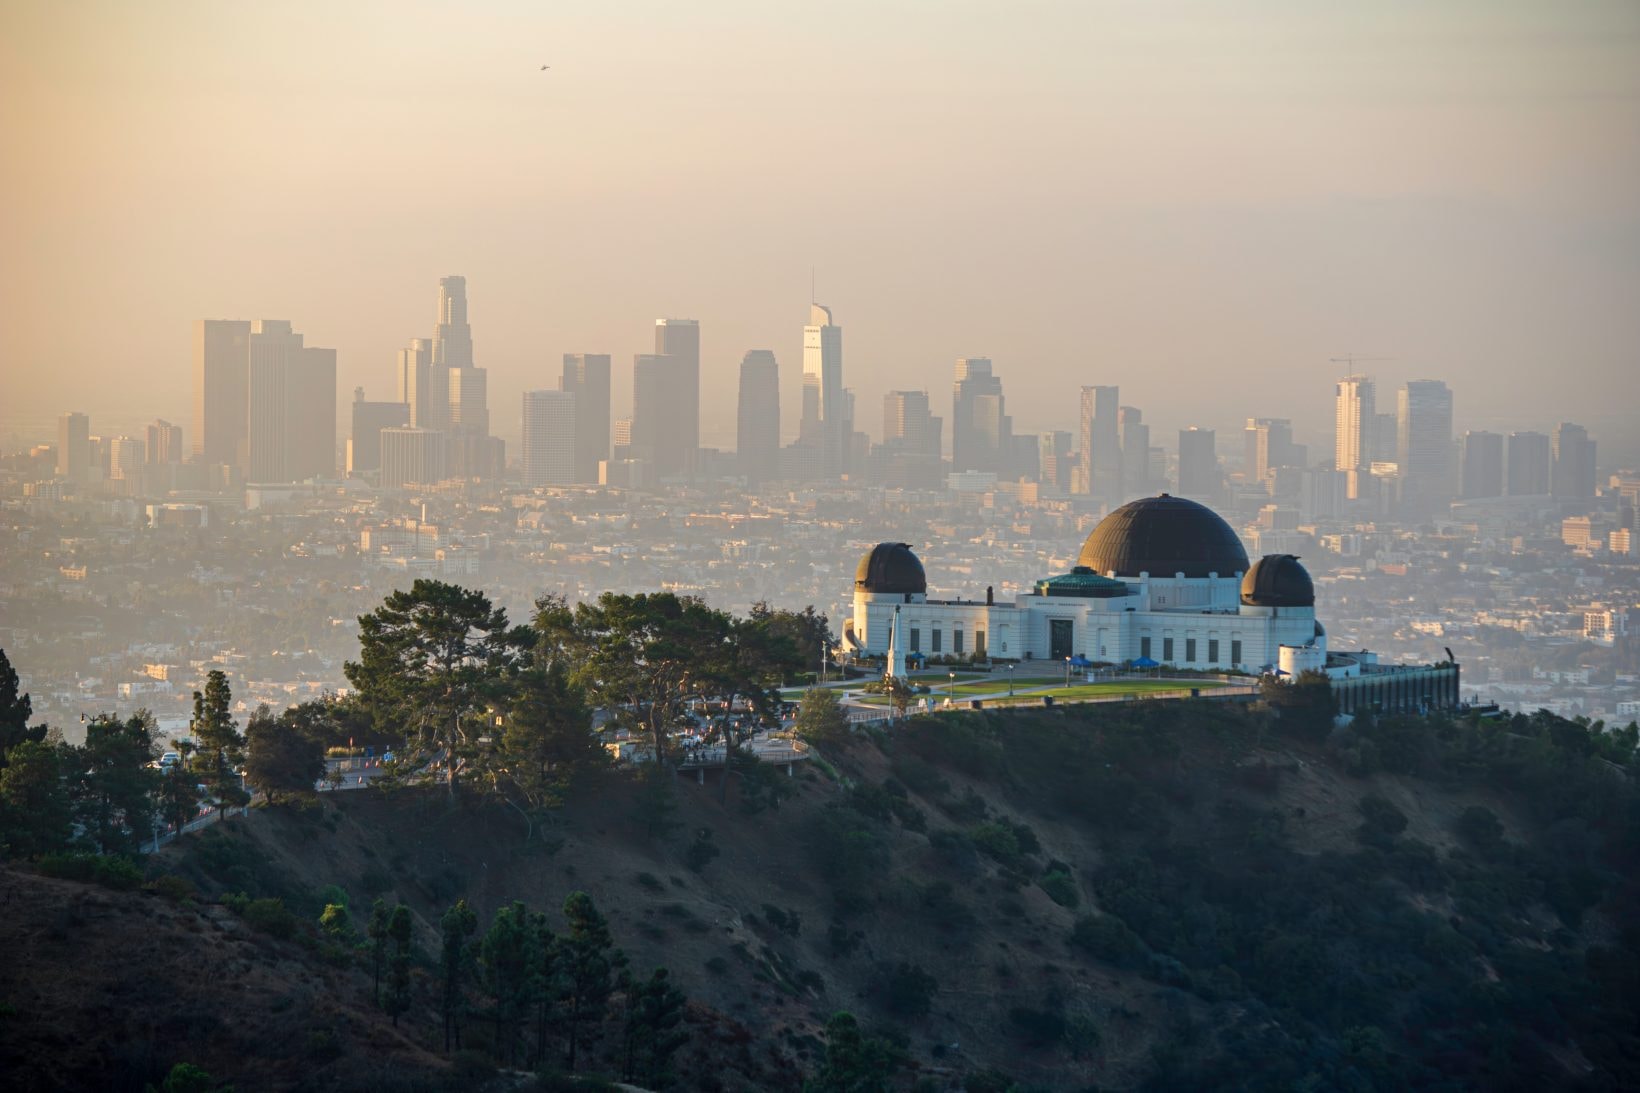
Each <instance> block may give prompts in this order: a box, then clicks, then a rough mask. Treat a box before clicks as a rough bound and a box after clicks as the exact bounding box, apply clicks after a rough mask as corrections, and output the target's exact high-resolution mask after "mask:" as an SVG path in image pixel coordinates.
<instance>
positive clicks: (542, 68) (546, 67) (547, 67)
mask: <svg viewBox="0 0 1640 1093" xmlns="http://www.w3.org/2000/svg"><path fill="white" fill-rule="evenodd" d="M551 67H552V66H551V65H542V66H541V71H542V72H545V71H546V70H547V69H549V68H551Z"/></svg>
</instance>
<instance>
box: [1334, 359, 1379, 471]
mask: <svg viewBox="0 0 1640 1093" xmlns="http://www.w3.org/2000/svg"><path fill="white" fill-rule="evenodd" d="M1377 420H1378V419H1377V402H1376V399H1375V398H1374V394H1373V384H1372V379H1371V377H1369V376H1346V377H1345V378H1344V379H1341V380H1339V381H1338V385H1337V388H1336V405H1335V416H1334V433H1333V466H1334V467H1336V468H1337V469H1338V470H1340V471H1343V472H1344V473H1345V475H1346V478H1345V480H1344V481H1345V486H1344V495H1345V496H1346V497H1348V498H1349V499H1350V500H1352V501H1354V500H1358V499H1360V497H1361V494H1362V489H1363V487H1364V486H1365V483H1366V479H1367V474H1368V472H1369V471H1370V469H1371V467H1372V460H1373V454H1374V453H1373V435H1372V434H1373V432H1374V431H1375V430H1376V428H1377Z"/></svg>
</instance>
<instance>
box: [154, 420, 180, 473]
mask: <svg viewBox="0 0 1640 1093" xmlns="http://www.w3.org/2000/svg"><path fill="white" fill-rule="evenodd" d="M147 432H148V443H147V445H146V447H147V452H148V463H149V464H150V465H151V466H158V465H160V464H162V463H181V462H182V456H183V451H182V426H180V425H172V424H171V423H170V422H169V421H166V420H164V419H163V418H161V419H160V420H158V421H155V422H154V423H153V424H152V425H150V426H148V430H147Z"/></svg>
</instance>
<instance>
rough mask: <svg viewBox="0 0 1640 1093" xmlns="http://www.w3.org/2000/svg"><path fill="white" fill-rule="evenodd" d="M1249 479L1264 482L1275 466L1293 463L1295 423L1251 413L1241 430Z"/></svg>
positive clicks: (1244, 468)
mask: <svg viewBox="0 0 1640 1093" xmlns="http://www.w3.org/2000/svg"><path fill="white" fill-rule="evenodd" d="M1242 436H1243V439H1244V441H1245V444H1246V451H1245V454H1244V455H1243V471H1244V473H1245V474H1246V476H1247V481H1249V482H1254V483H1262V482H1264V480H1265V479H1266V478H1268V477H1269V475H1270V471H1271V469H1272V468H1275V467H1287V466H1291V465H1292V464H1291V460H1292V448H1293V423H1292V422H1291V421H1290V420H1288V419H1287V418H1284V417H1257V418H1254V417H1250V418H1248V419H1247V428H1246V429H1244V430H1243V431H1242Z"/></svg>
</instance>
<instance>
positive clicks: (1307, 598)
mask: <svg viewBox="0 0 1640 1093" xmlns="http://www.w3.org/2000/svg"><path fill="white" fill-rule="evenodd" d="M1241 602H1242V603H1244V604H1246V605H1247V606H1248V607H1314V606H1315V585H1314V584H1313V583H1312V582H1311V581H1310V574H1309V571H1308V570H1306V569H1305V568H1304V567H1303V566H1302V565H1300V564H1299V561H1298V556H1297V555H1296V554H1266V555H1265V556H1264V557H1262V558H1260V559H1259V560H1258V561H1256V562H1254V563H1253V568H1252V569H1249V570H1248V571H1247V575H1246V576H1245V577H1243V578H1242V579H1241ZM1318 628H1319V624H1318Z"/></svg>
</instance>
